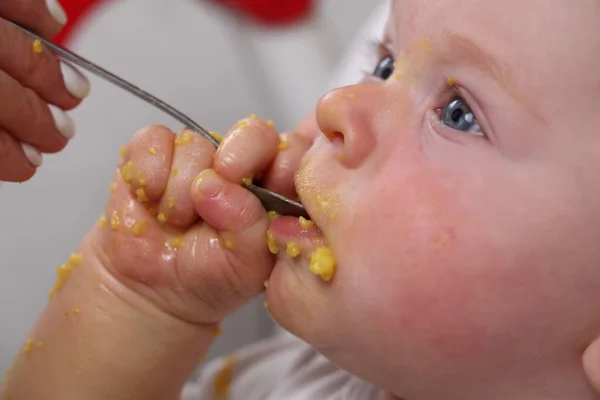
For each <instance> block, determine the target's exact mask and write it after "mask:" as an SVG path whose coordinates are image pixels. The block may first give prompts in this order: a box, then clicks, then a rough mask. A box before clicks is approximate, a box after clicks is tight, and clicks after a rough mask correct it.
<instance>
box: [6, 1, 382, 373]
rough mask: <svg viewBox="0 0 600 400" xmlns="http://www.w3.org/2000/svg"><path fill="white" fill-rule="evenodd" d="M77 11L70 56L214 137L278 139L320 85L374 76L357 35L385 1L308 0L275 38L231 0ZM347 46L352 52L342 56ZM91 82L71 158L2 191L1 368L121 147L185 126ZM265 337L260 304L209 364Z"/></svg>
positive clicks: (231, 326) (106, 4) (100, 193)
mask: <svg viewBox="0 0 600 400" xmlns="http://www.w3.org/2000/svg"><path fill="white" fill-rule="evenodd" d="M78 1H79V3H77V2H74V1H71V5H75V6H72V7H68V6H67V5H66V8H67V11H68V12H69V13H75V14H77V15H79V16H80V18H79V19H78V20H77V21H76V22H77V24H74V25H73V26H72V29H71V30H69V32H68V35H67V36H63V37H61V38H60V39H61V40H64V44H65V45H66V46H67V47H69V48H71V49H72V50H75V51H76V52H78V53H80V54H81V55H83V56H84V57H86V58H88V59H90V60H92V61H94V62H96V63H98V64H99V65H102V66H103V67H105V68H106V69H108V70H110V71H112V72H114V73H116V74H117V75H119V76H121V77H123V78H125V79H127V80H129V81H131V82H133V83H134V84H137V85H139V86H140V87H142V88H144V89H145V90H147V91H149V92H150V93H152V94H154V95H156V96H158V97H159V98H161V99H163V100H165V101H166V102H168V103H170V104H172V105H173V106H175V107H176V108H178V109H180V110H181V111H183V112H184V113H186V114H188V115H189V116H190V117H192V118H193V119H195V120H196V121H197V122H199V123H200V124H201V125H203V126H204V127H206V128H207V129H211V130H216V131H219V132H225V131H226V130H227V129H228V128H229V127H230V126H231V125H233V124H234V123H235V121H237V120H238V119H240V118H243V117H245V116H247V115H249V114H251V113H256V114H258V115H259V116H260V117H261V118H264V119H272V120H274V121H275V124H276V126H277V128H278V129H279V130H280V131H283V130H286V129H292V128H293V127H294V125H295V124H296V123H297V122H298V121H299V120H300V119H301V118H302V117H303V116H304V115H305V114H306V113H307V112H308V111H310V110H311V108H312V107H314V105H315V103H316V101H317V99H318V98H319V97H320V96H321V95H322V94H324V93H325V92H326V90H327V89H328V88H329V87H333V86H339V85H341V84H350V83H353V82H354V81H355V79H356V78H357V77H358V76H360V74H361V72H363V71H362V70H361V68H365V69H366V70H367V71H370V70H371V69H372V67H373V66H374V62H375V59H374V58H373V57H375V53H374V52H373V51H372V50H371V49H370V47H369V44H368V40H370V39H373V40H374V39H375V38H374V37H373V38H370V37H367V36H368V35H369V34H372V33H368V32H367V33H364V32H363V33H361V32H362V31H361V27H362V26H363V25H364V24H365V22H366V21H367V19H368V18H369V17H370V16H371V15H372V14H373V11H374V10H375V9H376V8H377V7H378V6H379V7H380V10H381V12H379V14H381V16H375V17H371V18H376V19H378V21H379V22H377V23H375V24H376V25H378V26H381V25H382V22H381V19H382V16H383V10H384V9H383V7H384V6H385V5H384V4H382V3H384V2H385V1H384V0H315V1H314V4H312V6H311V11H310V13H309V14H308V15H304V16H303V17H302V18H300V19H299V20H297V21H295V22H294V23H291V24H285V25H276V26H275V25H273V24H272V22H273V21H271V24H265V23H264V18H263V21H262V22H261V21H257V20H256V19H252V18H250V17H251V15H249V14H245V15H244V14H240V13H236V12H234V11H233V8H232V7H231V6H224V5H223V4H217V3H235V0H234V1H231V0H230V1H221V2H218V1H215V0H213V1H212V2H211V1H202V0H112V1H106V0H105V1H95V2H94V1H90V2H89V3H90V4H91V3H95V4H94V7H93V8H90V9H88V10H82V8H81V7H80V5H81V4H83V3H86V1H85V0H78ZM278 1H279V2H287V1H289V2H293V1H295V0H278ZM65 3H67V0H65ZM242 3H244V2H242ZM245 3H252V2H251V1H246V2H245ZM255 3H256V1H255ZM263 3H268V2H263ZM307 3H310V2H307ZM81 11H85V13H83V14H82V13H81ZM274 18H275V17H274ZM381 30H382V28H379V31H381ZM369 32H370V31H369ZM353 41H354V47H355V49H354V52H353V53H350V55H348V56H346V58H344V55H345V54H346V52H347V51H348V48H349V46H350V45H351V44H352V43H353ZM350 47H352V46H350ZM358 60H361V61H360V62H362V63H363V64H365V65H359V64H360V62H359V61H358ZM365 60H368V62H366V61H365ZM88 76H89V75H88ZM90 79H91V81H92V94H91V95H90V97H89V98H88V99H87V100H86V101H85V102H84V103H83V105H82V106H81V107H79V108H78V109H76V110H75V111H73V112H72V114H71V115H72V117H73V118H74V119H75V121H76V124H77V136H76V137H75V139H74V140H73V141H72V142H71V143H70V145H69V147H67V149H66V150H65V151H64V152H62V153H60V154H59V155H56V156H48V157H46V158H45V161H44V166H43V167H42V168H41V169H40V171H39V172H38V174H37V175H36V177H35V178H34V179H33V180H32V181H31V182H29V183H27V184H23V185H16V184H4V186H3V187H2V189H1V191H0V204H1V205H2V207H0V254H2V262H1V264H0V265H1V271H2V275H1V276H2V278H1V280H0V321H1V322H0V335H1V340H0V368H2V369H5V368H7V367H8V366H9V365H10V363H11V361H12V359H13V357H14V355H15V353H16V352H17V351H18V349H19V348H20V346H22V344H23V342H24V340H25V338H26V337H27V333H28V331H29V329H30V328H31V326H32V324H33V323H34V321H35V319H36V317H37V315H38V314H39V313H40V312H41V311H42V309H43V307H44V306H45V304H46V302H47V299H48V290H49V289H50V287H51V286H52V284H53V282H54V280H55V277H56V272H55V270H56V267H57V266H58V265H60V264H62V263H64V261H65V260H66V259H67V257H68V255H69V253H70V252H71V251H73V249H74V248H75V247H76V246H77V244H78V242H79V240H80V239H81V237H82V236H83V235H84V234H85V233H86V232H87V231H88V230H89V228H90V227H91V226H92V225H93V224H94V223H95V222H96V220H97V219H98V217H99V215H100V213H101V210H102V209H103V206H104V202H105V200H106V198H107V189H108V184H109V183H110V182H111V178H112V174H113V172H114V168H115V166H116V161H117V157H118V151H119V148H120V147H121V146H122V145H124V144H126V143H127V142H128V140H129V139H130V138H131V136H132V135H133V133H134V132H136V131H137V130H138V129H140V128H142V127H144V126H147V125H150V124H164V125H167V126H169V127H170V128H171V129H173V130H178V129H180V128H182V127H181V126H180V125H179V124H178V123H176V122H175V121H173V120H172V119H171V118H170V117H168V116H166V115H164V114H162V113H161V112H159V111H157V110H155V109H154V108H152V107H150V106H148V105H146V104H145V103H144V102H142V101H140V100H138V99H136V98H135V97H133V96H131V95H129V94H128V93H126V92H122V91H120V90H119V89H117V88H116V87H114V86H112V85H111V84H109V83H106V82H103V81H100V80H98V79H96V78H95V77H93V76H90ZM273 330H274V324H273V323H272V321H271V320H270V318H269V316H268V314H267V313H266V311H265V310H264V308H263V305H262V300H261V299H258V300H257V301H256V302H254V303H252V304H250V305H249V306H247V307H245V308H244V309H243V310H241V311H240V312H238V313H237V314H235V315H234V316H232V317H231V318H229V319H228V320H227V321H226V322H225V323H224V324H223V334H222V335H221V336H220V337H219V338H218V339H217V341H216V344H215V346H214V347H213V349H212V350H211V353H210V354H209V357H214V356H216V355H220V354H223V353H226V352H230V351H232V350H234V349H236V348H238V347H240V346H242V345H245V344H247V343H249V342H252V341H255V340H257V339H260V338H263V337H265V336H267V335H269V334H271V333H272V332H273Z"/></svg>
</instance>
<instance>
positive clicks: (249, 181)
mask: <svg viewBox="0 0 600 400" xmlns="http://www.w3.org/2000/svg"><path fill="white" fill-rule="evenodd" d="M252 181H253V179H252V177H247V178H244V179H242V185H245V186H248V185H252Z"/></svg>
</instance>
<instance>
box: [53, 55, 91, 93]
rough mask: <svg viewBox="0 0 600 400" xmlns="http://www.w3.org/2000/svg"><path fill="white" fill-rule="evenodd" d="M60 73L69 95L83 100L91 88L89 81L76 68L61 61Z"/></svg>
mask: <svg viewBox="0 0 600 400" xmlns="http://www.w3.org/2000/svg"><path fill="white" fill-rule="evenodd" d="M60 71H61V72H62V76H63V81H64V82H65V86H66V88H67V90H68V91H69V93H71V94H72V95H73V96H75V97H77V98H78V99H85V98H86V97H87V96H88V95H89V94H90V90H91V88H92V86H91V85H90V81H89V80H88V78H86V77H85V75H83V74H82V73H81V72H79V71H78V70H77V68H75V67H74V66H72V65H71V64H69V63H67V62H65V61H62V60H61V61H60Z"/></svg>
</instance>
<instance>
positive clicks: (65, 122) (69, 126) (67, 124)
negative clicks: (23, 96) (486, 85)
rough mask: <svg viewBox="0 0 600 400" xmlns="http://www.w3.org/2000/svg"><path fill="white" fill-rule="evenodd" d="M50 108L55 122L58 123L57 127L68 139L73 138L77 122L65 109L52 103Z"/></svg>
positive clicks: (49, 105)
mask: <svg viewBox="0 0 600 400" xmlns="http://www.w3.org/2000/svg"><path fill="white" fill-rule="evenodd" d="M48 108H49V109H50V112H51V113H52V118H54V124H55V125H56V129H58V131H59V132H60V134H61V135H63V136H64V137H66V138H67V139H71V138H73V136H75V123H74V122H73V120H72V119H71V117H69V116H68V115H67V114H66V113H65V112H64V111H63V110H61V109H60V108H58V107H56V106H53V105H52V104H48Z"/></svg>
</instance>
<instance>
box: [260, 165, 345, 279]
mask: <svg viewBox="0 0 600 400" xmlns="http://www.w3.org/2000/svg"><path fill="white" fill-rule="evenodd" d="M317 178H318V177H317V176H316V175H315V174H314V170H311V169H309V168H308V166H307V163H303V165H301V167H300V170H299V171H298V173H297V174H296V179H295V184H296V191H297V193H298V196H299V199H300V202H301V203H302V204H303V205H304V207H305V210H306V212H307V213H308V214H309V215H310V216H311V217H313V218H315V220H316V221H317V222H319V221H323V223H327V221H331V220H333V219H335V217H337V213H335V212H333V211H334V209H335V207H334V205H336V204H337V202H334V201H332V199H333V196H328V195H326V193H327V191H324V190H322V189H320V187H319V185H318V183H317V182H318V179H317ZM270 218H271V223H270V226H269V231H268V232H267V244H268V246H269V250H270V251H271V253H273V254H278V255H279V256H280V257H286V258H288V260H290V261H291V262H292V263H293V262H294V260H299V259H309V261H310V263H309V270H310V271H311V272H313V273H314V274H316V275H319V276H320V277H321V278H322V279H323V280H325V281H329V280H331V279H332V278H333V275H334V272H335V258H334V256H333V252H332V251H331V249H330V248H329V247H327V240H326V238H325V235H324V234H323V231H322V230H321V229H320V228H319V227H318V226H317V225H316V224H315V222H314V221H313V220H307V219H305V218H303V217H300V218H296V217H289V216H278V215H276V214H274V213H271V214H270Z"/></svg>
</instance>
